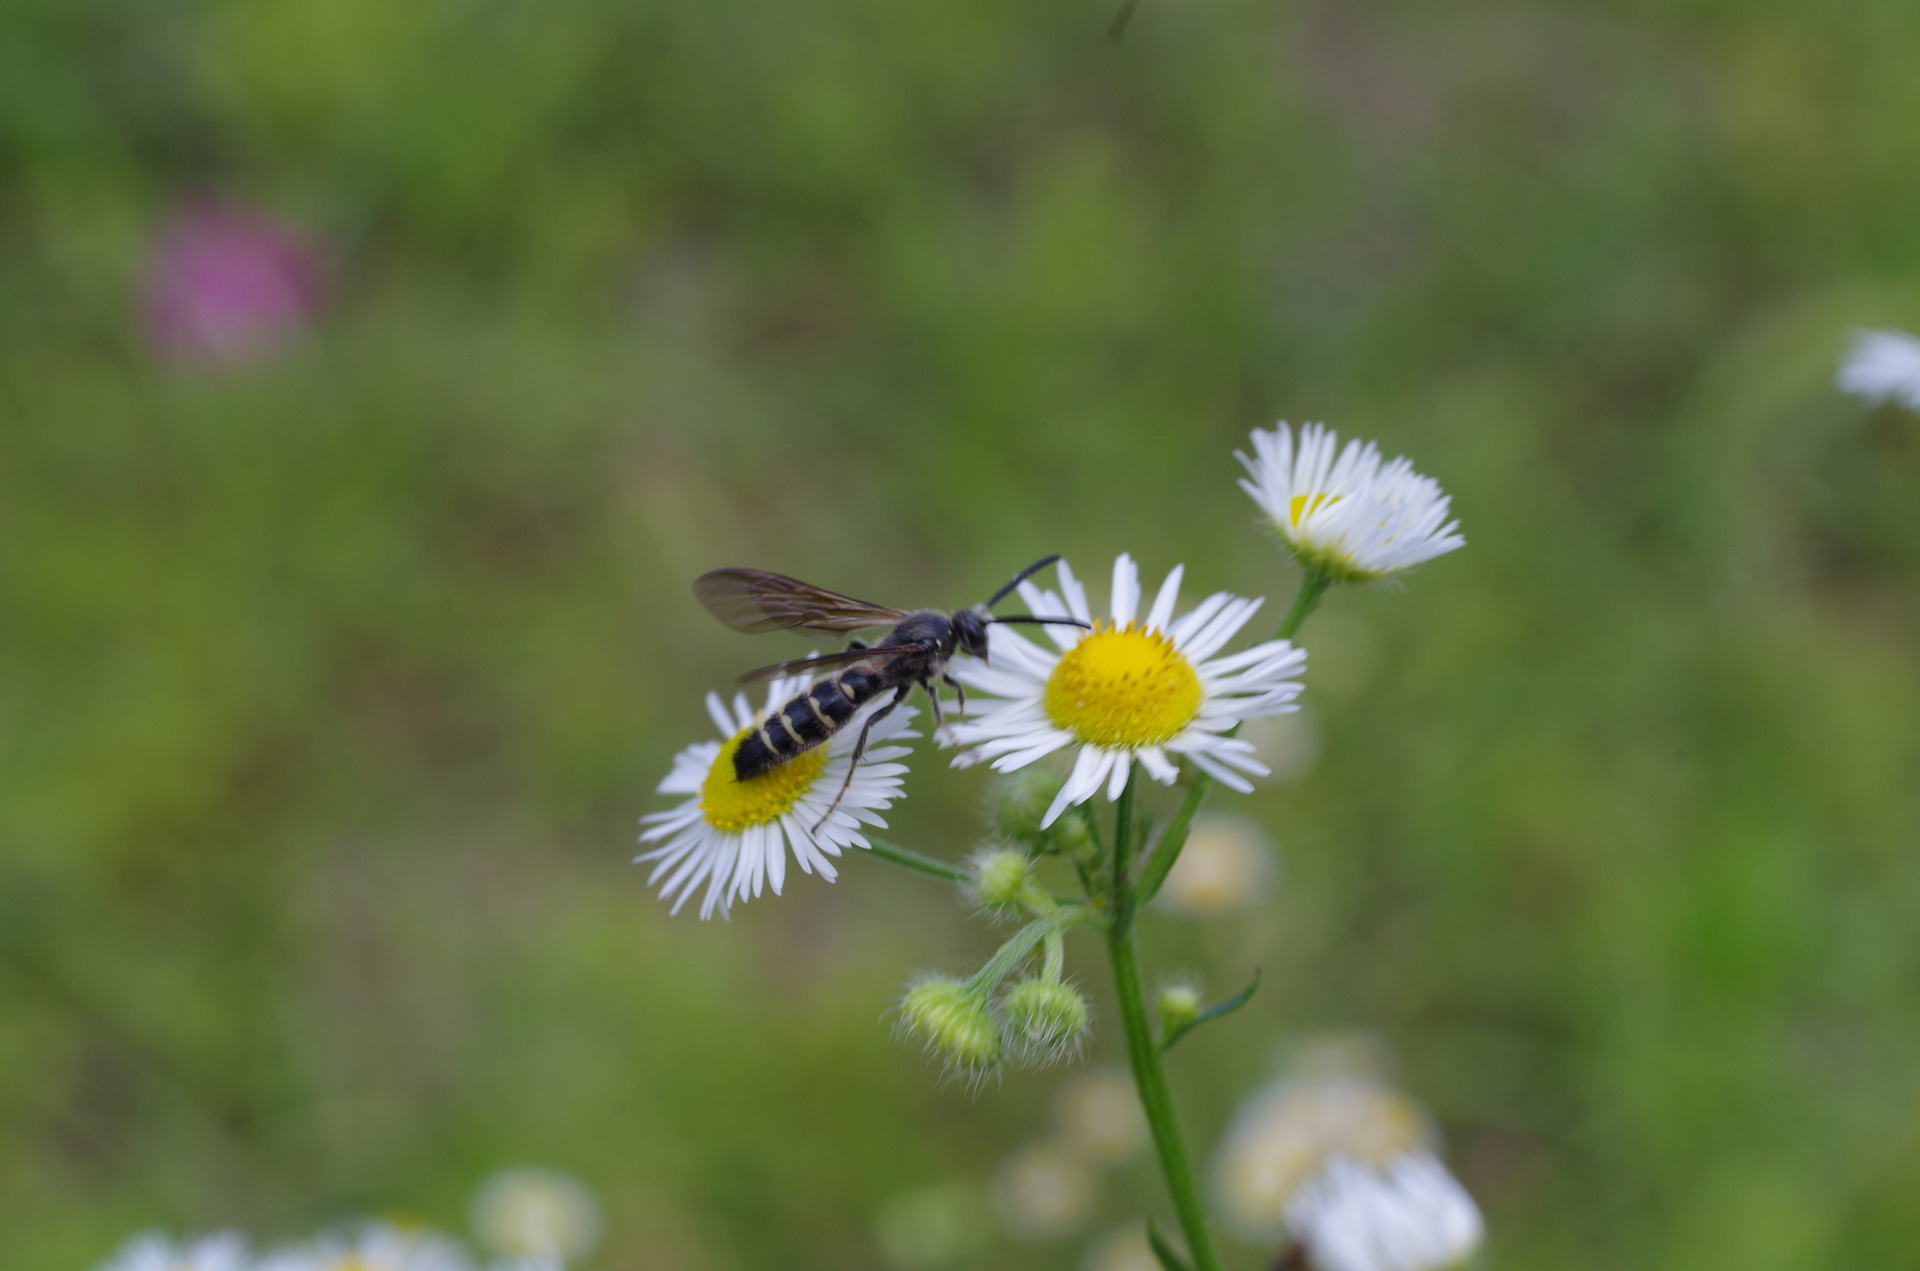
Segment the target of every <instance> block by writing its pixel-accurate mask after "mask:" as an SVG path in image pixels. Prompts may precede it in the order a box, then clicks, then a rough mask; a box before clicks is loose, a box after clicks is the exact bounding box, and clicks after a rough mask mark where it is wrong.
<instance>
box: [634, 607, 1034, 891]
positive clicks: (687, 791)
mask: <svg viewBox="0 0 1920 1271" xmlns="http://www.w3.org/2000/svg"><path fill="white" fill-rule="evenodd" d="M994 629H995V630H1000V628H998V627H996V628H994ZM810 683H812V680H811V679H810V678H809V677H807V676H804V675H802V676H795V677H792V678H788V679H780V680H775V681H773V683H772V684H770V685H769V686H768V688H767V708H766V709H767V711H769V712H770V711H774V710H778V709H779V708H780V707H781V706H783V705H785V704H786V703H787V702H788V701H789V700H790V699H792V698H793V697H794V696H795V695H796V694H798V693H801V692H803V691H804V690H805V689H806V688H807V686H808V685H809V684H810ZM883 705H884V699H883V700H882V701H875V702H873V703H871V704H870V705H869V706H868V707H867V708H866V709H865V710H862V711H860V712H859V713H858V714H856V715H854V717H853V718H852V719H850V720H848V721H847V723H846V725H845V726H844V727H842V728H841V729H840V730H839V731H838V732H836V733H834V735H833V737H832V738H831V739H829V740H828V741H826V742H825V743H823V744H821V745H818V746H815V747H813V748H812V749H811V750H803V751H801V752H800V753H799V754H797V755H795V756H794V757H793V758H791V759H789V760H787V761H786V762H784V763H782V764H779V765H778V766H776V767H774V768H772V769H770V770H768V771H766V772H763V773H761V774H760V775H759V776H756V777H750V778H748V779H747V780H745V781H741V780H739V779H738V778H737V777H735V776H734V770H733V752H734V751H736V750H738V749H739V748H740V743H741V742H742V741H744V740H745V739H746V737H747V735H748V734H749V733H750V732H752V731H753V730H754V729H755V728H757V727H758V726H759V724H760V720H761V719H762V718H763V714H762V713H756V712H755V711H754V710H753V708H752V707H751V706H749V705H748V703H747V697H746V694H744V693H737V694H735V695H734V699H733V705H732V708H731V709H729V708H728V706H727V703H725V702H724V701H722V700H721V698H720V695H719V694H718V693H709V694H707V713H708V714H709V715H711V716H712V717H713V723H714V727H715V728H717V729H718V730H719V732H720V737H721V740H719V741H703V742H699V743H697V744H695V745H692V746H689V747H687V748H686V749H685V750H683V751H681V752H680V753H679V754H678V755H676V756H674V760H673V770H672V771H671V772H669V773H668V774H667V778H666V780H665V781H662V782H661V783H660V786H659V792H660V793H661V794H680V795H686V796H688V798H687V799H686V801H685V802H683V803H681V804H680V806H678V807H676V808H673V809H671V810H669V811H666V812H655V813H653V814H651V815H649V816H645V817H642V818H641V819H640V823H641V824H642V825H646V826H648V827H649V828H648V829H647V831H646V832H645V833H643V834H642V835H641V836H640V841H641V842H642V843H656V842H657V843H659V844H660V846H659V847H656V848H654V849H653V850H652V851H650V852H644V853H642V854H641V855H640V856H638V857H636V858H635V859H636V861H654V862H656V864H655V865H654V867H653V872H652V873H651V874H649V875H648V876H647V882H648V883H649V884H652V883H654V882H656V881H659V880H661V879H662V876H664V879H665V881H662V882H660V895H661V897H662V898H663V899H666V900H671V901H672V902H673V912H674V913H679V912H680V907H681V906H682V905H684V904H686V902H687V897H689V896H691V895H692V894H693V893H694V891H695V890H696V889H697V888H698V887H699V886H700V885H701V884H702V883H705V884H706V894H705V895H704V896H702V897H701V900H700V916H701V917H702V918H710V917H712V916H713V913H714V910H715V909H718V910H719V911H720V913H721V915H722V916H723V917H724V916H725V914H726V912H727V909H728V908H729V906H731V905H732V904H733V902H734V901H736V900H745V899H746V898H747V897H749V896H758V895H759V894H760V893H761V892H762V891H763V890H764V889H766V888H767V887H769V886H771V887H772V889H773V894H774V895H776V896H777V895H779V894H780V888H781V887H782V886H783V885H784V884H785V883H786V879H787V851H788V849H789V848H791V849H792V851H793V858H794V860H795V861H797V862H799V865H800V868H801V869H803V870H805V871H807V872H808V873H813V872H815V871H818V872H819V874H820V876H821V877H822V878H824V879H826V880H827V881H828V882H832V881H833V880H834V878H835V877H836V876H837V874H836V871H835V870H834V868H833V863H832V862H831V861H830V860H829V859H828V858H829V857H833V856H838V855H840V853H841V852H842V851H843V850H845V849H846V848H848V847H866V846H867V840H866V837H865V836H864V835H862V834H861V833H860V826H861V825H862V824H865V825H873V826H878V827H879V828H881V829H885V828H886V825H887V823H886V822H885V821H883V820H881V819H880V817H879V816H877V815H876V812H877V811H878V810H880V809H883V808H886V807H888V806H889V805H891V804H892V802H893V801H894V800H895V799H897V798H899V797H900V779H901V777H902V776H904V775H905V774H906V771H907V767H906V765H905V764H902V763H897V762H895V761H896V760H899V759H901V758H904V757H905V756H906V755H907V754H909V753H910V750H909V748H908V747H906V746H894V745H887V744H886V743H888V742H894V741H900V740H904V739H905V738H908V737H918V736H919V734H918V733H915V732H911V731H908V729H907V724H908V723H909V722H910V721H911V720H912V718H913V716H914V715H915V713H916V712H915V711H914V709H913V708H912V707H910V706H902V707H901V708H900V709H898V710H896V711H894V712H893V713H892V714H891V715H889V716H887V718H885V719H883V720H881V721H880V722H879V723H878V724H876V725H874V729H873V733H872V735H871V736H869V737H868V739H867V751H866V754H865V755H863V756H861V759H860V767H859V768H858V769H857V770H856V771H854V773H853V780H852V782H851V783H848V782H847V772H848V768H849V765H850V764H851V763H852V754H853V748H854V745H855V744H856V742H857V741H858V740H859V737H860V731H861V728H862V727H863V726H864V725H865V723H866V720H867V718H868V717H869V716H870V715H871V714H872V713H873V712H874V711H876V710H879V709H881V708H882V706H883ZM843 784H844V785H846V793H845V794H844V795H840V788H841V786H842V785H843ZM836 795H840V802H839V805H838V806H837V807H833V812H832V813H831V815H829V814H828V812H827V809H828V808H829V807H832V806H833V801H834V797H835V796H836ZM822 817H825V818H826V819H825V821H824V823H823V822H822V821H821V818H822ZM816 825H818V826H819V829H817V830H816V829H814V828H813V827H814V826H816Z"/></svg>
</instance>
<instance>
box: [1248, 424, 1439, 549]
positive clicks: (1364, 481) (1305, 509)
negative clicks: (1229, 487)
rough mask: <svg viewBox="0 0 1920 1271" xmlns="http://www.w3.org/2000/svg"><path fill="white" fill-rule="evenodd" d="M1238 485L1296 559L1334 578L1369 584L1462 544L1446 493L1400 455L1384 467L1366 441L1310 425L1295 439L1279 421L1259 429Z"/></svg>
mask: <svg viewBox="0 0 1920 1271" xmlns="http://www.w3.org/2000/svg"><path fill="white" fill-rule="evenodd" d="M1252 439H1253V457H1252V458H1248V457H1247V456H1246V455H1243V454H1241V453H1240V452H1239V451H1237V450H1236V451H1234V458H1236V459H1238V460H1239V461H1240V463H1241V465H1242V466H1243V467H1245V468H1246V470H1247V476H1246V477H1244V478H1242V479H1241V481H1240V488H1241V489H1243V490H1245V491H1246V492H1247V493H1248V494H1250V495H1252V496H1253V501H1254V502H1255V503H1258V504H1259V505H1260V507H1261V509H1262V510H1263V511H1264V512H1265V513H1266V514H1267V517H1268V519H1270V520H1271V521H1272V522H1273V527H1274V529H1276V530H1277V531H1279V534H1280V537H1281V539H1282V540H1283V541H1284V542H1285V543H1286V545H1287V549H1288V550H1289V551H1291V552H1292V553H1293V554H1294V556H1295V557H1296V558H1297V559H1298V560H1299V561H1300V563H1301V564H1302V565H1303V566H1305V567H1307V568H1308V569H1317V570H1320V571H1322V572H1323V573H1325V574H1327V575H1329V576H1330V577H1332V578H1333V580H1334V581H1336V582H1369V581H1372V580H1374V579H1379V578H1385V577H1388V576H1389V575H1392V574H1397V573H1399V572H1400V571H1402V570H1405V569H1410V568H1412V567H1413V566H1415V565H1418V564H1420V563H1421V562H1423V561H1429V560H1432V559H1433V558H1434V557H1436V556H1441V555H1444V554H1445V553H1447V552H1450V551H1453V550H1454V549H1455V548H1457V547H1464V546H1465V545H1466V541H1467V540H1466V539H1464V538H1462V537H1460V535H1459V534H1458V533H1456V532H1455V531H1457V530H1458V529H1459V528H1460V523H1459V522H1458V521H1449V520H1448V519H1447V507H1448V499H1447V496H1446V495H1445V494H1444V493H1443V492H1442V491H1441V489H1440V486H1439V484H1438V483H1437V482H1435V481H1434V480H1433V479H1432V478H1431V477H1423V476H1421V475H1420V474H1419V473H1417V472H1415V471H1414V470H1413V465H1412V464H1411V463H1409V462H1408V461H1407V460H1406V459H1395V460H1394V461H1393V462H1391V463H1385V464H1383V463H1382V461H1381V458H1380V451H1379V449H1378V448H1377V447H1375V446H1374V444H1373V443H1372V442H1366V443H1364V444H1363V443H1361V442H1358V441H1349V442H1348V443H1347V444H1346V446H1345V447H1344V448H1341V447H1340V438H1339V437H1338V436H1337V435H1335V433H1334V432H1333V431H1332V430H1331V429H1329V428H1327V427H1326V425H1324V424H1307V425H1306V426H1304V427H1303V428H1301V430H1300V435H1299V437H1298V439H1297V440H1296V438H1295V437H1294V433H1293V430H1292V429H1291V428H1289V427H1288V426H1287V425H1286V423H1285V422H1284V421H1283V422H1282V423H1281V424H1280V426H1279V427H1277V428H1275V429H1274V430H1273V431H1272V432H1261V431H1259V430H1257V429H1256V430H1255V431H1254V432H1253V434H1252Z"/></svg>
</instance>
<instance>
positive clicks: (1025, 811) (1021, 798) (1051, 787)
mask: <svg viewBox="0 0 1920 1271" xmlns="http://www.w3.org/2000/svg"><path fill="white" fill-rule="evenodd" d="M1065 784H1066V782H1065V781H1064V780H1063V779H1062V778H1061V777H1060V775H1059V774H1058V773H1055V772H1049V771H1048V770H1047V769H1045V768H1022V769H1021V770H1020V771H1019V772H1017V773H1015V774H1014V775H1012V776H1011V777H1002V778H1000V779H998V780H996V781H995V782H994V783H993V791H992V795H991V796H990V797H991V798H992V800H993V806H992V811H993V828H994V829H995V830H998V831H999V832H1000V834H1001V835H1002V836H1003V837H1005V838H1008V839H1011V840H1012V841H1013V842H1015V843H1025V844H1026V845H1027V846H1029V847H1033V848H1037V849H1041V850H1045V849H1046V848H1047V847H1048V846H1049V843H1048V840H1049V838H1050V836H1051V833H1052V827H1049V828H1048V829H1046V830H1043V829H1041V828H1040V821H1041V819H1042V818H1043V817H1045V816H1046V815H1047V809H1048V808H1050V807H1052V806H1053V799H1054V796H1055V795H1057V794H1059V793H1060V787H1061V786H1063V785H1065Z"/></svg>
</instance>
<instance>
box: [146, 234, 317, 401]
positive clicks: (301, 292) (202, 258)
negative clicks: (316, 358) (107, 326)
mask: <svg viewBox="0 0 1920 1271" xmlns="http://www.w3.org/2000/svg"><path fill="white" fill-rule="evenodd" d="M324 290H325V278H324V272H323V270H322V268H321V263H320V257H319V253H318V252H317V251H316V250H315V248H314V246H313V244H312V242H311V241H310V240H309V239H308V237H307V235H306V234H305V233H304V232H303V231H302V230H301V229H300V228H299V227H298V226H295V225H292V224H290V223H288V222H286V221H282V220H280V219H278V218H276V217H273V216H269V215H267V214H266V213H263V212H258V211H254V210H252V209H250V208H245V207H240V206H236V205H234V204H229V203H222V202H218V201H213V200H205V201H199V202H194V203H189V204H187V205H185V206H183V207H182V208H180V209H179V210H177V211H176V212H175V213H174V214H173V215H172V217H170V218H169V219H168V221H167V223H166V225H165V226H164V227H163V228H162V229H161V231H160V233H159V235H158V236H157V237H156V238H155V239H154V243H153V248H152V250H151V251H150V253H149V254H148V257H147V270H146V295H145V310H146V313H145V316H146V326H147V338H148V340H149V341H150V342H151V344H152V346H153V348H154V350H155V352H157V353H158V354H159V355H160V356H161V357H164V358H166V359H167V360H169V361H172V362H177V363H181V364H183V365H189V366H197V367H231V366H240V365H245V364H248V363H254V362H260V361H263V360H265V359H267V358H269V357H272V356H273V355H274V354H276V353H279V352H280V351H281V350H283V349H285V348H286V347H287V346H288V345H289V344H290V343H292V342H293V341H294V340H295V339H296V338H297V337H298V336H299V335H300V334H301V333H302V332H303V331H305V330H306V328H307V327H308V326H309V325H311V323H312V322H313V319H314V317H315V315H316V314H317V313H318V312H319V309H320V303H321V299H322V293H323V291H324Z"/></svg>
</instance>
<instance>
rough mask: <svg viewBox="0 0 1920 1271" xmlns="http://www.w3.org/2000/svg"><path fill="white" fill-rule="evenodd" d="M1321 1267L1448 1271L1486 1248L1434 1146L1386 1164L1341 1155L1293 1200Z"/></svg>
mask: <svg viewBox="0 0 1920 1271" xmlns="http://www.w3.org/2000/svg"><path fill="white" fill-rule="evenodd" d="M1287 1225H1288V1226H1289V1227H1291V1228H1292V1229H1293V1232H1294V1235H1295V1237H1296V1238H1298V1239H1299V1241H1300V1242H1301V1244H1303V1245H1305V1246H1306V1249H1307V1256H1308V1258H1309V1259H1311V1261H1312V1262H1313V1265H1314V1266H1316V1267H1318V1268H1319V1269H1320V1271H1444V1268H1448V1267H1457V1266H1459V1265H1460V1264H1461V1263H1463V1262H1465V1261H1466V1260H1467V1258H1468V1257H1469V1256H1470V1255H1471V1254H1472V1253H1473V1251H1474V1250H1475V1249H1477V1248H1479V1246H1480V1239H1481V1236H1482V1235H1483V1234H1484V1232H1485V1226H1484V1224H1483V1223H1482V1221H1481V1218H1480V1210H1479V1208H1478V1207H1477V1206H1476V1205H1475V1204H1474V1203H1473V1198H1472V1197H1471V1196H1469V1195H1467V1192H1466V1189H1465V1188H1464V1187H1462V1186H1460V1184H1459V1183H1458V1182H1457V1181H1455V1179H1454V1177H1453V1175H1451V1174H1449V1173H1447V1167H1446V1166H1444V1165H1442V1164H1441V1163H1440V1161H1439V1158H1438V1157H1436V1156H1434V1155H1433V1153H1431V1152H1427V1151H1418V1152H1410V1153H1407V1154H1406V1155H1404V1156H1398V1157H1395V1158H1393V1159H1392V1160H1389V1161H1385V1162H1382V1163H1379V1164H1371V1163H1368V1162H1364V1161H1356V1160H1353V1159H1351V1158H1348V1157H1345V1156H1336V1157H1333V1158H1332V1159H1331V1160H1329V1161H1328V1162H1327V1165H1326V1168H1325V1169H1323V1170H1321V1171H1320V1173H1319V1174H1317V1175H1315V1176H1314V1177H1313V1178H1312V1179H1311V1180H1310V1181H1309V1182H1308V1183H1307V1185H1306V1186H1305V1187H1302V1188H1301V1189H1300V1191H1299V1193H1298V1194H1297V1195H1295V1196H1294V1198H1293V1199H1292V1200H1291V1201H1290V1202H1288V1204H1287Z"/></svg>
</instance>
